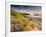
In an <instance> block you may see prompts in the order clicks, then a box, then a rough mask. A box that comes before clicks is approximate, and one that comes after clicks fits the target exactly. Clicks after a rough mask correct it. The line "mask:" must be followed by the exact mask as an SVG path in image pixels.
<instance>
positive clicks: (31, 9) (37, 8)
mask: <svg viewBox="0 0 46 37" xmlns="http://www.w3.org/2000/svg"><path fill="white" fill-rule="evenodd" d="M11 8H13V9H14V10H16V11H17V12H27V13H35V12H41V10H42V7H41V6H31V5H30V6H29V5H11Z"/></svg>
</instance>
